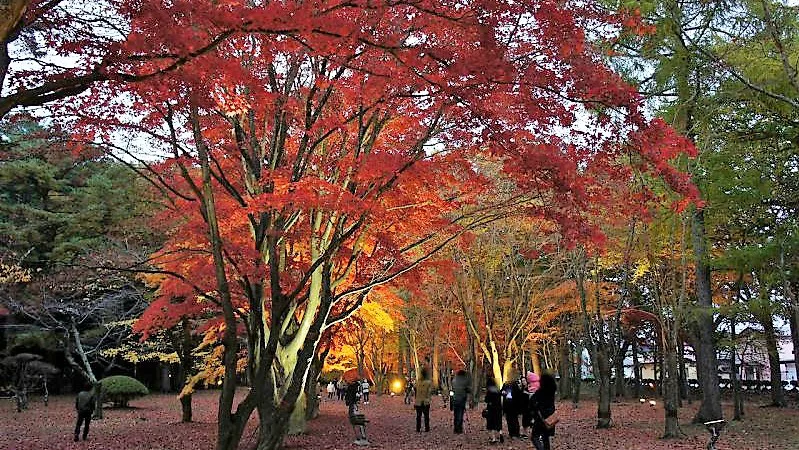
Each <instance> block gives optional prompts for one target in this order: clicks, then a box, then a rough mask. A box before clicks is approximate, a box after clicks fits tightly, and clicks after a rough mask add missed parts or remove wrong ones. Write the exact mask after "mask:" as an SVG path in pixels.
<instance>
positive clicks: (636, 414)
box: [0, 391, 799, 450]
mask: <svg viewBox="0 0 799 450" xmlns="http://www.w3.org/2000/svg"><path fill="white" fill-rule="evenodd" d="M216 401H217V393H216V392H214V391H204V392H198V393H197V394H195V396H194V417H195V422H193V423H188V424H184V423H180V422H179V419H180V404H179V402H178V401H177V398H176V397H175V396H174V395H151V396H149V397H146V398H142V399H139V400H135V401H134V402H132V405H133V406H134V407H133V408H129V409H107V410H105V411H104V413H105V418H104V419H103V420H93V421H92V424H91V431H90V433H89V440H88V441H86V442H82V441H81V442H73V441H72V436H73V435H72V433H73V430H74V426H75V422H74V420H75V414H74V397H72V396H61V397H53V398H51V400H50V406H48V407H45V406H44V404H43V403H42V402H41V401H38V399H32V401H31V406H30V409H29V410H28V411H25V412H22V413H16V412H15V410H14V405H13V403H12V402H11V401H3V402H2V403H0V424H2V425H1V426H0V429H1V430H2V432H1V433H0V449H3V450H6V449H7V450H12V449H13V450H41V449H50V450H61V449H69V450H73V449H81V450H101V449H103V450H116V449H120V450H122V449H125V450H213V449H214V447H215V441H216V423H215V417H216ZM698 405H699V404H698V402H694V403H693V405H689V406H687V407H685V408H682V409H681V410H680V421H681V424H682V425H681V428H682V431H683V432H684V433H685V437H684V438H682V439H669V440H663V439H660V435H661V433H662V432H663V410H662V409H661V406H660V404H658V406H656V407H654V408H653V407H650V406H649V405H648V404H647V405H642V404H640V403H638V402H637V401H635V402H633V401H629V402H622V403H614V404H613V406H612V408H613V419H614V427H613V428H611V429H609V430H597V429H595V428H594V427H593V426H594V422H595V419H594V414H595V412H596V404H595V403H593V402H591V401H584V402H582V403H581V404H580V407H579V408H577V409H573V408H572V406H571V404H570V403H562V404H560V405H559V410H560V414H561V418H562V419H561V422H560V424H559V425H558V429H557V433H556V436H555V438H554V439H553V449H555V450H566V449H575V450H599V449H614V450H615V449H625V450H666V449H686V450H687V449H704V448H705V446H706V445H707V438H708V433H707V431H705V429H704V427H702V426H698V425H691V424H690V419H691V417H692V415H693V413H694V412H695V410H696V408H697V407H698ZM362 410H363V411H364V413H365V414H366V416H367V418H368V419H369V421H370V423H369V427H368V430H367V434H368V436H369V440H370V441H371V443H372V447H371V448H376V449H391V450H399V449H403V450H404V449H407V450H411V449H433V448H435V449H478V448H480V449H481V448H494V449H501V450H513V449H531V448H532V446H531V444H530V442H529V441H527V440H523V441H522V440H506V442H505V443H504V444H500V445H494V446H489V444H488V442H487V441H488V435H487V434H486V432H485V430H484V422H483V419H482V418H481V417H480V408H477V409H474V410H468V411H467V412H466V419H465V427H464V428H465V433H464V434H462V435H455V434H453V433H452V415H451V413H450V411H449V410H448V409H446V408H445V407H444V406H443V404H442V403H441V402H440V401H438V399H436V400H434V404H433V407H432V408H431V424H432V431H431V432H430V433H424V432H422V433H416V431H415V413H414V410H413V406H411V405H405V404H403V402H402V399H401V398H399V397H388V396H384V397H376V398H374V399H373V401H372V402H371V403H370V404H369V405H362ZM725 413H726V414H728V415H731V411H730V410H729V409H727V410H725ZM747 413H748V416H747V418H746V420H745V421H743V422H732V423H731V424H730V425H729V428H728V429H727V430H725V432H724V434H723V435H722V437H721V439H720V440H719V442H718V444H717V447H718V449H719V450H761V449H774V450H795V449H797V448H799V410H796V409H794V408H785V409H774V408H759V407H757V406H756V405H754V404H748V405H747ZM256 431H257V430H256V427H255V419H254V418H253V420H251V424H250V426H249V427H248V429H247V431H246V432H245V434H244V437H243V439H242V447H241V448H242V449H249V448H252V447H253V444H254V442H255V439H256ZM353 440H354V433H353V430H352V428H351V427H350V426H349V423H348V422H347V417H346V408H345V406H344V404H343V402H340V401H336V400H328V399H327V398H325V399H324V400H323V403H322V408H321V415H320V416H319V418H318V419H316V420H313V421H311V422H310V423H309V425H308V431H307V433H306V434H304V435H301V436H289V437H288V438H287V439H286V442H285V447H286V448H287V449H309V450H310V449H313V450H320V449H350V448H356V446H355V445H353V444H352V441H353Z"/></svg>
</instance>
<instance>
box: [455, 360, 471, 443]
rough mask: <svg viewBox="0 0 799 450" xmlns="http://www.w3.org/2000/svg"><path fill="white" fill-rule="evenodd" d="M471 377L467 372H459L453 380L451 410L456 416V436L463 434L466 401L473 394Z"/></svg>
mask: <svg viewBox="0 0 799 450" xmlns="http://www.w3.org/2000/svg"><path fill="white" fill-rule="evenodd" d="M469 384H470V383H469V377H468V376H467V375H466V371H465V370H459V371H458V373H457V374H455V378H454V379H453V380H452V401H451V402H450V408H452V412H453V414H454V420H453V424H454V429H455V434H461V433H463V414H464V413H465V412H466V400H467V397H468V396H469V393H470V392H471V390H472V389H471V387H470V386H469Z"/></svg>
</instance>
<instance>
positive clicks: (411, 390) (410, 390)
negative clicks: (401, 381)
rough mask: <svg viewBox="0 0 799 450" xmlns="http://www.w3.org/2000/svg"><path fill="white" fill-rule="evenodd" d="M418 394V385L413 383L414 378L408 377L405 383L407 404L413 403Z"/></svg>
mask: <svg viewBox="0 0 799 450" xmlns="http://www.w3.org/2000/svg"><path fill="white" fill-rule="evenodd" d="M415 395H416V386H414V384H413V379H412V378H410V377H408V382H407V383H406V384H405V400H404V402H405V404H406V405H410V404H411V403H413V397H414V396H415Z"/></svg>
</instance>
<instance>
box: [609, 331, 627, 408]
mask: <svg viewBox="0 0 799 450" xmlns="http://www.w3.org/2000/svg"><path fill="white" fill-rule="evenodd" d="M628 348H630V341H627V340H625V341H624V344H623V345H622V346H621V348H620V349H619V352H618V354H617V356H616V358H614V361H613V362H614V363H615V364H614V365H615V366H616V367H615V370H614V371H615V373H616V386H615V394H616V397H617V398H618V397H626V396H627V392H626V389H625V386H626V385H625V380H624V357H625V356H626V355H627V349H628Z"/></svg>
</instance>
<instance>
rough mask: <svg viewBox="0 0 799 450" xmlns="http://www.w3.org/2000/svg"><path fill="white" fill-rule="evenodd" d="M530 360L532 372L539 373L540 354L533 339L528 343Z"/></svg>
mask: <svg viewBox="0 0 799 450" xmlns="http://www.w3.org/2000/svg"><path fill="white" fill-rule="evenodd" d="M530 361H531V364H532V366H533V372H535V373H537V374H539V375H541V356H540V355H539V354H538V343H537V342H535V341H533V343H532V344H530Z"/></svg>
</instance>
